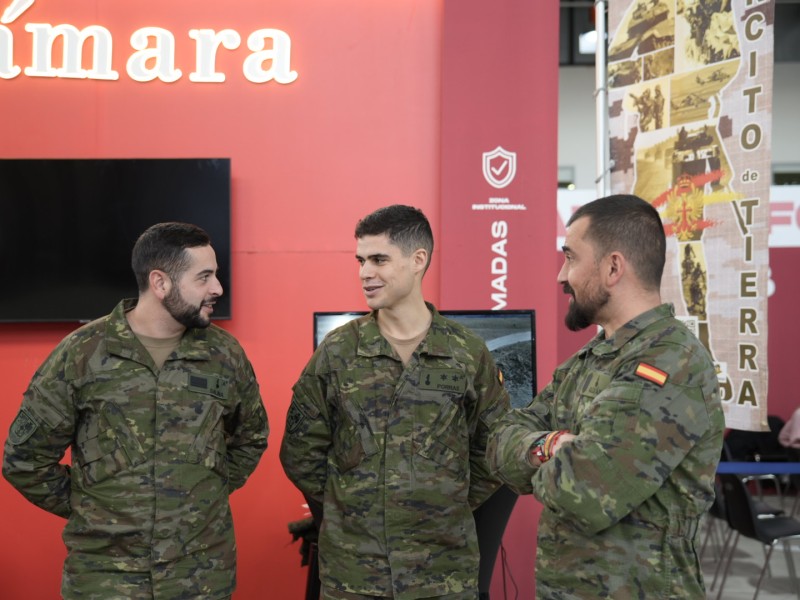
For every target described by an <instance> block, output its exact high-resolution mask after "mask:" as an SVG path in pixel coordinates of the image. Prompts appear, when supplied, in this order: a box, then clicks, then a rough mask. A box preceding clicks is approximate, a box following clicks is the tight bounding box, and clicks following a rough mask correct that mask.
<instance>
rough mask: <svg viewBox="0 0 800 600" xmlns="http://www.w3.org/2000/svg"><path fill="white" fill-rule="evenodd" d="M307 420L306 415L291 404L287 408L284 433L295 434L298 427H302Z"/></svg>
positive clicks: (294, 403)
mask: <svg viewBox="0 0 800 600" xmlns="http://www.w3.org/2000/svg"><path fill="white" fill-rule="evenodd" d="M307 420H308V417H306V414H305V413H304V412H303V410H302V409H301V408H300V407H299V406H298V405H297V403H296V402H292V403H291V405H290V406H289V412H288V414H287V415H286V432H287V433H296V432H297V430H298V429H300V427H302V426H303V423H305V422H306V421H307Z"/></svg>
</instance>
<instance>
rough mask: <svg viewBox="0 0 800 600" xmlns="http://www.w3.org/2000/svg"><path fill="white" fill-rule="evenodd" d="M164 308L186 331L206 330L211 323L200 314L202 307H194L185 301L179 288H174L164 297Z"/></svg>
mask: <svg viewBox="0 0 800 600" xmlns="http://www.w3.org/2000/svg"><path fill="white" fill-rule="evenodd" d="M164 308H166V309H167V312H168V313H169V314H170V316H171V317H172V318H173V319H175V320H176V321H177V322H178V323H180V324H181V325H183V326H184V327H186V329H194V328H198V329H205V328H206V327H208V326H209V325H211V321H210V320H209V319H206V318H205V317H203V315H202V314H201V313H200V310H201V309H202V305H201V306H192V305H191V304H189V303H188V302H186V301H185V300H184V299H183V296H181V293H180V292H179V291H178V288H177V287H173V288H172V289H171V290H170V291H169V293H168V294H167V295H166V296H165V297H164Z"/></svg>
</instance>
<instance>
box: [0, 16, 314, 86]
mask: <svg viewBox="0 0 800 600" xmlns="http://www.w3.org/2000/svg"><path fill="white" fill-rule="evenodd" d="M15 10H17V9H16V8H15ZM23 12H24V9H23ZM16 16H19V14H17V15H16ZM16 16H15V18H16ZM24 29H25V31H27V32H28V33H30V34H31V38H32V39H31V42H32V43H31V46H32V48H33V50H32V56H31V64H30V65H29V66H27V67H25V68H24V69H21V68H20V67H19V66H18V65H15V64H14V32H13V31H12V30H11V29H9V28H8V27H6V26H5V25H0V79H14V78H15V77H18V76H19V75H20V73H22V72H24V73H25V75H27V76H28V77H50V78H61V79H94V80H107V81H114V80H118V79H119V73H118V72H117V71H115V70H114V69H113V68H112V60H113V57H114V43H113V36H112V34H111V32H110V31H109V30H108V29H106V28H105V27H102V26H100V25H89V26H87V27H84V28H83V29H78V28H77V27H75V26H74V25H69V24H60V25H50V24H48V23H28V24H26V25H25V28H24ZM188 35H189V38H191V39H193V40H194V42H195V44H194V47H195V51H194V71H192V72H191V73H189V81H191V82H193V83H222V82H224V81H225V79H226V74H225V73H222V72H219V71H217V66H216V62H217V53H218V52H219V50H220V48H224V49H225V50H237V49H238V48H239V47H240V46H241V43H242V38H241V35H240V34H239V33H238V32H237V31H235V30H233V29H223V30H221V31H215V30H213V29H191V30H190V31H189V34H188ZM57 41H61V44H58V43H56V42H57ZM89 41H90V42H91V47H92V56H91V64H90V65H84V64H83V62H84V53H83V49H84V46H85V45H86V43H87V42H89ZM130 44H131V48H132V50H133V52H131V54H130V56H129V57H128V59H127V62H126V72H127V75H128V77H130V78H131V79H132V80H134V81H139V82H143V83H144V82H149V81H153V80H156V79H158V80H160V81H163V82H165V83H172V82H175V81H177V80H178V79H180V78H181V77H182V76H183V71H182V70H181V69H180V68H178V66H177V60H178V59H179V58H180V59H182V60H183V57H178V56H177V55H176V44H175V36H174V35H173V33H172V32H171V31H169V30H167V29H163V28H161V27H143V28H141V29H137V30H136V31H134V32H133V33H132V34H131V36H130ZM59 49H60V52H61V54H60V56H59V55H58V50H59ZM247 49H248V50H249V51H250V53H249V54H248V55H247V56H245V57H244V58H243V60H242V73H243V75H244V77H245V78H246V79H247V80H248V81H251V82H253V83H258V84H261V83H268V82H270V81H274V82H276V83H279V84H282V85H286V84H289V83H292V82H293V81H295V80H296V79H297V77H298V74H297V71H295V70H293V69H292V65H291V56H292V40H291V38H290V37H289V35H288V34H287V33H286V32H285V31H281V30H279V29H271V28H265V29H258V30H256V31H254V32H252V33H251V34H250V35H249V36H248V37H247ZM59 59H60V65H61V66H60V67H59V68H56V66H54V65H55V64H58V63H59Z"/></svg>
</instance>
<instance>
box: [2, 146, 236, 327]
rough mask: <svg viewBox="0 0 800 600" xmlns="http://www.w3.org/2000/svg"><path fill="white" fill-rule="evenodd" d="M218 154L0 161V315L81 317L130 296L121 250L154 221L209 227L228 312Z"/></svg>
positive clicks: (218, 309)
mask: <svg viewBox="0 0 800 600" xmlns="http://www.w3.org/2000/svg"><path fill="white" fill-rule="evenodd" d="M230 200H231V165H230V159H228V158H166V159H162V158H158V159H153V158H142V159H3V160H0V201H1V202H2V207H3V210H2V216H0V280H2V281H3V282H4V285H5V289H4V290H3V293H2V294H0V322H48V321H49V322H72V321H74V322H85V321H89V320H92V319H95V318H97V317H100V316H103V315H105V314H107V313H109V312H110V311H111V310H112V309H113V308H114V306H115V305H116V304H117V302H119V300H121V299H122V298H131V297H136V296H137V295H138V291H137V287H136V280H135V278H134V275H133V271H132V270H131V250H132V248H133V244H134V242H135V241H136V239H137V238H138V236H139V235H140V234H141V233H142V232H143V231H144V230H145V229H147V228H148V227H149V226H150V225H153V224H154V223H159V222H163V221H185V222H189V223H194V224H196V225H199V226H200V227H202V228H203V229H205V230H206V231H207V232H208V234H209V235H210V236H211V243H212V245H213V247H214V250H215V251H216V255H217V263H218V265H219V279H220V282H221V283H222V286H223V289H224V294H223V296H222V298H220V301H219V302H218V303H217V304H216V306H215V307H214V318H215V319H229V318H230V317H231V285H230V283H231V279H230V277H231V272H230V262H231V261H230V255H231V248H230V245H231V240H230V227H231V218H230V208H231V203H230Z"/></svg>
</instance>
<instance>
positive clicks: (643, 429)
mask: <svg viewBox="0 0 800 600" xmlns="http://www.w3.org/2000/svg"><path fill="white" fill-rule="evenodd" d="M665 247H666V241H665V236H664V231H663V227H662V224H661V220H660V218H659V216H658V213H657V212H656V210H655V209H654V208H653V207H652V206H650V205H649V204H648V203H647V202H645V201H644V200H641V199H640V198H637V197H635V196H626V195H619V196H610V197H607V198H601V199H600V200H596V201H594V202H591V203H589V204H587V205H586V206H584V207H583V208H581V209H579V210H578V211H577V212H576V213H575V214H574V215H573V216H572V218H571V219H570V221H569V224H568V228H567V236H566V245H565V246H564V254H565V263H564V266H563V267H562V269H561V272H560V273H559V277H558V280H559V283H560V284H561V285H562V286H563V287H564V292H565V293H567V294H570V295H571V296H572V299H571V304H570V309H569V313H568V315H567V319H566V321H567V325H568V327H569V328H570V329H573V330H578V329H582V328H585V327H587V326H589V325H590V324H597V325H600V326H601V327H602V328H603V330H602V331H601V332H600V333H598V335H597V336H596V337H595V338H594V339H592V340H591V341H590V342H589V343H588V344H587V345H586V346H584V348H582V349H581V350H580V351H579V352H578V353H577V354H575V355H574V356H573V357H572V358H570V359H569V360H568V361H567V362H565V363H564V364H562V365H561V366H559V367H558V368H557V369H556V371H555V373H554V376H553V381H552V382H551V383H550V384H549V385H547V387H545V389H544V390H543V391H542V392H541V393H540V394H538V395H537V396H536V398H534V399H533V402H532V403H531V405H530V406H528V407H526V408H522V409H518V410H514V411H512V412H511V413H509V414H508V415H506V416H505V417H504V418H503V419H501V420H500V421H499V422H498V423H497V424H496V425H495V427H493V429H492V432H491V434H490V439H489V447H488V449H487V456H488V459H489V463H490V466H491V469H492V471H493V472H495V473H497V474H498V475H499V476H500V478H501V479H503V480H504V481H506V482H507V483H508V484H509V485H510V486H511V487H512V488H514V489H516V490H517V491H518V492H520V493H525V494H531V493H532V494H533V495H534V496H535V497H536V498H537V499H538V500H539V501H540V502H541V503H542V504H543V505H544V506H543V511H542V515H541V519H540V522H539V534H538V535H539V541H538V550H537V557H536V593H537V598H543V599H553V600H556V599H557V600H567V599H575V598H586V599H592V600H594V599H596V598H648V599H649V598H658V599H659V600H664V599H674V598H692V599H698V600H699V599H702V598H705V591H704V586H703V579H702V574H701V572H700V567H699V564H698V559H697V555H696V553H695V541H696V535H697V529H698V522H699V520H700V517H701V516H702V515H703V513H704V512H705V511H706V510H707V509H708V508H709V506H710V505H711V503H712V501H713V499H714V477H715V471H716V467H717V462H718V461H719V458H720V452H721V448H722V437H723V430H724V422H723V414H722V409H721V406H720V396H719V390H718V386H717V378H716V375H715V370H714V365H713V363H712V360H711V357H710V356H709V354H708V352H707V350H706V349H705V347H704V346H703V345H702V344H701V343H700V341H699V340H698V339H697V338H696V337H695V336H694V335H693V334H692V333H691V332H690V331H689V330H688V329H686V327H685V326H684V325H683V324H682V323H681V322H680V321H678V320H677V319H676V318H675V317H674V312H673V308H672V306H671V305H669V304H662V303H661V299H660V298H661V297H660V282H661V274H662V271H663V268H664V260H665Z"/></svg>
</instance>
